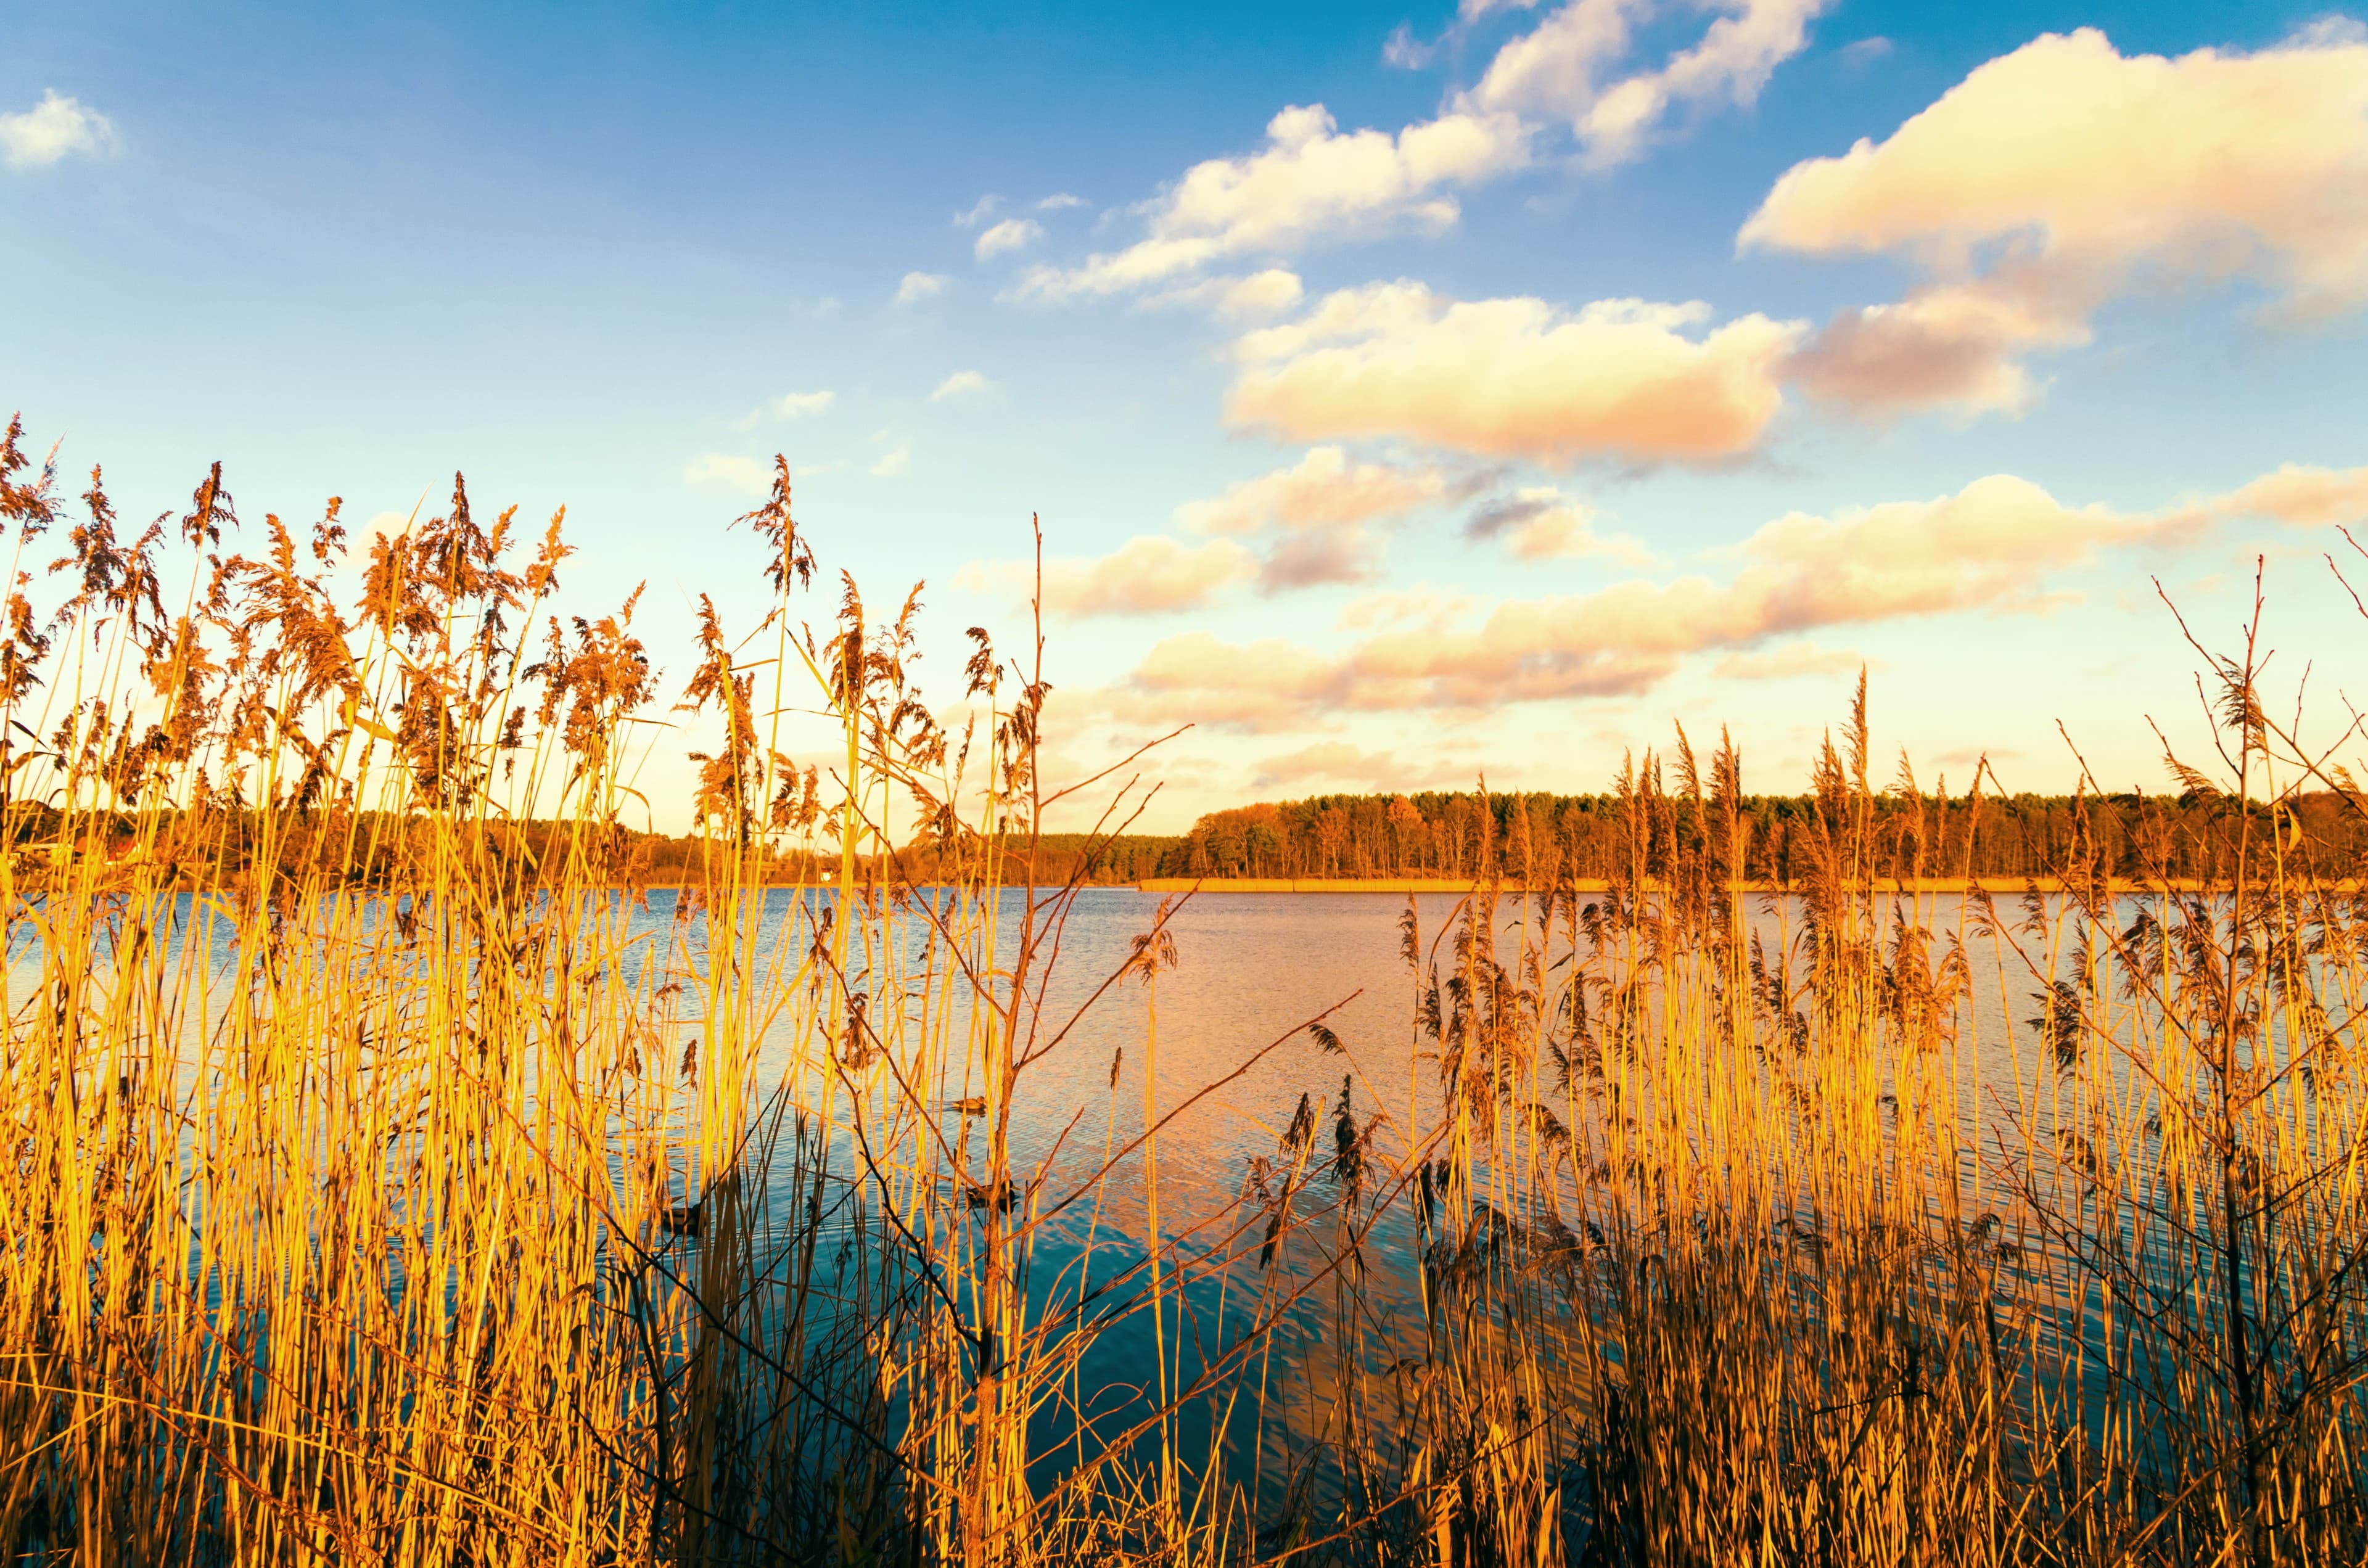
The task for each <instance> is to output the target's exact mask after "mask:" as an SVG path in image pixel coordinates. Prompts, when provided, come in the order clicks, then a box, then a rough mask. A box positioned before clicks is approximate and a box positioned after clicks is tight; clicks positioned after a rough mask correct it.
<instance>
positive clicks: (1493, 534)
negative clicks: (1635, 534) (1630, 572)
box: [1463, 484, 1653, 566]
mask: <svg viewBox="0 0 2368 1568" xmlns="http://www.w3.org/2000/svg"><path fill="white" fill-rule="evenodd" d="M1463 537H1464V538H1466V539H1470V540H1497V541H1499V542H1501V543H1503V545H1504V546H1505V548H1506V549H1508V550H1509V551H1512V552H1513V553H1514V554H1515V555H1517V556H1519V557H1520V558H1521V559H1522V560H1524V561H1547V560H1553V559H1555V558H1558V557H1559V558H1565V559H1568V558H1576V557H1578V556H1587V555H1608V556H1611V557H1612V558H1614V559H1616V560H1620V561H1624V562H1628V563H1629V564H1630V565H1633V566H1646V565H1650V564H1651V563H1652V559H1653V557H1652V553H1651V552H1650V551H1647V550H1645V547H1644V546H1643V545H1641V544H1638V543H1637V542H1636V541H1635V540H1633V539H1625V538H1621V537H1617V536H1614V537H1611V538H1606V537H1604V536H1602V535H1600V534H1598V533H1597V532H1596V531H1595V513H1594V510H1593V509H1592V508H1591V507H1588V506H1582V505H1580V504H1579V503H1578V502H1576V501H1573V500H1571V499H1570V498H1569V497H1568V496H1565V494H1563V493H1562V492H1561V491H1560V490H1558V489H1556V488H1554V486H1553V485H1550V484H1548V485H1537V486H1531V487H1530V488H1527V489H1523V490H1519V491H1516V492H1514V493H1513V494H1510V495H1508V496H1505V497H1503V498H1501V499H1499V500H1496V501H1491V502H1489V503H1488V504H1487V505H1486V506H1482V507H1481V508H1480V509H1479V510H1478V511H1476V512H1474V513H1473V514H1472V518H1471V520H1470V521H1469V522H1467V523H1465V524H1464V525H1463Z"/></svg>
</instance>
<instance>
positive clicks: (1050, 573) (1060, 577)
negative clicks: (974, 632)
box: [955, 534, 1258, 619]
mask: <svg viewBox="0 0 2368 1568" xmlns="http://www.w3.org/2000/svg"><path fill="white" fill-rule="evenodd" d="M1257 571H1258V562H1257V558H1256V557H1254V556H1253V555H1251V553H1250V552H1249V551H1247V550H1245V549H1244V548H1243V547H1242V546H1240V545H1238V544H1236V543H1235V542H1234V541H1233V540H1227V539H1212V540H1208V541H1207V542H1206V543H1204V544H1199V545H1188V544H1184V543H1182V542H1181V541H1179V540H1173V539H1169V538H1167V537H1166V536H1164V535H1158V534H1147V535H1141V536H1138V537H1136V538H1134V539H1131V540H1127V542H1126V543H1125V544H1124V545H1121V547H1120V548H1119V549H1117V550H1115V551H1111V552H1110V554H1108V555H1104V556H1100V557H1098V558H1096V559H1093V560H1088V561H1078V560H1057V561H1047V562H1044V584H1043V586H1044V609H1045V611H1046V613H1047V614H1053V615H1060V616H1064V617H1068V618H1071V619H1086V618H1089V617H1093V616H1103V615H1154V614H1164V613H1167V612H1169V611H1174V610H1185V609H1198V608H1203V607H1204V606H1206V605H1207V604H1209V603H1210V602H1211V601H1212V599H1213V598H1214V597H1216V595H1217V594H1218V593H1220V592H1221V591H1222V590H1224V589H1225V588H1227V587H1231V586H1233V585H1235V584H1238V583H1243V582H1247V581H1248V580H1249V579H1250V578H1251V577H1252V576H1254V575H1255V574H1257ZM955 581H956V582H958V583H959V584H961V585H962V586H963V587H965V588H968V589H970V590H972V591H973V592H974V593H992V592H998V591H999V592H1005V593H1010V594H1014V595H1018V596H1020V597H1025V596H1026V595H1027V594H1028V593H1029V591H1030V588H1031V587H1032V586H1033V584H1034V569H1033V568H1032V567H1030V566H1029V565H1027V564H1025V563H1022V562H1009V561H1003V562H984V561H979V562H971V563H970V564H969V565H967V566H965V567H963V568H962V571H961V572H960V574H957V576H956V578H955Z"/></svg>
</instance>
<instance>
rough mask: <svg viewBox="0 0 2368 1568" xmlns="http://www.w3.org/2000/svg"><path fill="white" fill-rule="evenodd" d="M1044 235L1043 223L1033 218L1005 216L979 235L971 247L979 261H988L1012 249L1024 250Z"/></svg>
mask: <svg viewBox="0 0 2368 1568" xmlns="http://www.w3.org/2000/svg"><path fill="white" fill-rule="evenodd" d="M1043 237H1044V225H1043V224H1042V223H1039V222H1036V220H1035V219H1033V218H1006V219H1005V220H1004V221H1003V222H1000V223H997V224H996V225H995V226H994V227H993V228H991V229H989V230H987V231H986V233H983V234H981V235H979V237H978V243H977V244H975V245H973V246H972V247H971V249H972V252H973V254H974V255H975V256H977V257H978V259H979V260H981V261H989V260H992V259H993V258H995V257H996V256H1003V255H1006V254H1008V253H1009V252H1012V251H1019V250H1026V249H1027V248H1028V247H1029V246H1030V245H1032V244H1035V243H1036V242H1037V241H1038V240H1041V239H1042V238H1043Z"/></svg>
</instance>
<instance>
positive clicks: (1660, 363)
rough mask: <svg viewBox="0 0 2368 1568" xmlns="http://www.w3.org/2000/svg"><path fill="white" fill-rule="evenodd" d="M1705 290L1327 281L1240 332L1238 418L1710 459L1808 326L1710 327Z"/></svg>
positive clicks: (1463, 441) (1563, 460) (1734, 441)
mask: <svg viewBox="0 0 2368 1568" xmlns="http://www.w3.org/2000/svg"><path fill="white" fill-rule="evenodd" d="M1709 316H1710V308H1709V307H1708V306H1707V305H1703V304H1700V303H1691V304H1678V305H1670V304H1655V303H1652V302H1649V301H1642V300H1600V301H1595V302H1594V303H1592V304H1588V305H1586V306H1584V307H1582V308H1581V309H1580V310H1578V311H1577V312H1566V311H1563V310H1559V309H1557V308H1555V307H1554V306H1553V305H1550V304H1548V303H1546V302H1545V301H1543V300H1538V299H1527V298H1522V299H1506V300H1478V301H1451V300H1446V299H1443V298H1440V296H1437V295H1434V294H1433V293H1431V292H1430V290H1429V289H1427V288H1425V287H1424V286H1423V285H1421V284H1419V283H1412V282H1399V283H1383V284H1373V285H1371V286H1369V287H1367V288H1363V289H1349V290H1340V291H1338V292H1337V293H1334V294H1330V295H1327V296H1326V298H1325V299H1324V300H1323V301H1321V302H1320V303H1319V304H1317V306H1316V307H1315V309H1314V310H1313V311H1312V312H1309V313H1308V314H1307V315H1306V316H1304V317H1303V318H1302V319H1300V320H1298V321H1296V322H1290V323H1285V324H1281V325H1279V326H1272V327H1266V328H1262V329H1260V330H1258V331H1256V332H1251V333H1248V334H1247V335H1244V336H1243V337H1242V339H1241V340H1240V342H1239V344H1238V345H1237V346H1236V355H1237V358H1239V359H1240V361H1241V365H1242V369H1241V370H1240V372H1239V373H1238V375H1237V376H1236V378H1235V382H1234V385H1233V388H1232V390H1231V391H1230V392H1229V393H1228V394H1227V397H1226V400H1225V416H1226V419H1227V420H1228V422H1229V423H1231V424H1233V425H1234V426H1236V427H1250V428H1257V429H1260V430H1267V431H1271V432H1274V433H1276V434H1279V435H1281V436H1286V437H1294V438H1297V439H1301V440H1327V439H1344V438H1351V437H1403V438H1405V439H1408V440H1414V441H1419V442H1422V443H1424V444H1425V445H1428V446H1433V447H1440V448H1447V449H1455V450H1460V451H1465V452H1473V453H1478V454H1482V455H1486V456H1490V457H1499V458H1520V459H1525V460H1530V461H1532V462H1538V463H1542V464H1544V465H1546V466H1548V467H1554V468H1564V467H1568V466H1569V465H1570V464H1572V463H1575V462H1579V461H1583V460H1589V459H1610V460H1616V461H1621V462H1625V463H1637V464H1641V463H1659V462H1695V463H1704V462H1714V461H1718V460H1725V459H1729V458H1733V457H1736V456H1737V455H1739V454H1741V453H1744V452H1747V451H1749V450H1750V449H1752V447H1753V446H1754V445H1755V444H1756V443H1757V442H1758V441H1759V436H1760V432H1761V431H1762V430H1763V429H1764V428H1765V427H1766V426H1767V424H1768V422H1769V420H1770V419H1771V418H1773V417H1774V415H1775V414H1776V411H1777V409H1778V408H1779V407H1780V406H1781V405H1782V402H1783V393H1782V386H1781V384H1780V381H1779V376H1780V372H1781V370H1782V367H1783V364H1784V362H1785V360H1786V358H1787V357H1788V356H1789V355H1790V354H1791V353H1792V351H1793V348H1794V347H1795V346H1796V345H1797V343H1798V342H1799V340H1800V338H1801V336H1802V335H1803V334H1804V332H1805V330H1806V328H1805V326H1804V324H1800V323H1794V322H1778V321H1771V320H1770V319H1769V318H1768V317H1766V316H1763V315H1757V314H1754V315H1748V316H1742V317H1738V318H1736V320H1733V321H1730V322H1728V323H1726V324H1724V325H1722V326H1717V327H1713V328H1708V329H1707V330H1705V329H1704V328H1705V324H1706V323H1707V321H1708V320H1709Z"/></svg>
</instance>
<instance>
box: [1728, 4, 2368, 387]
mask: <svg viewBox="0 0 2368 1568" xmlns="http://www.w3.org/2000/svg"><path fill="white" fill-rule="evenodd" d="M2363 189H2368V40H2362V39H2361V38H2360V37H2359V36H2358V34H2357V32H2356V31H2355V30H2353V29H2343V28H2338V29H2332V30H2320V31H2315V32H2314V31H2307V30H2306V31H2305V32H2303V33H2300V34H2297V35H2295V36H2294V38H2291V39H2289V40H2286V41H2285V42H2283V43H2281V44H2279V45H2276V46H2274V47H2272V48H2269V49H2265V50H2261V51H2257V52H2253V53H2244V52H2240V51H2220V50H2212V49H2203V50H2198V51H2194V52H2193V53H2191V54H2186V55H2181V56H2179V57H2178V58H2176V59H2172V58H2167V57H2165V56H2161V55H2131V56H2124V55H2123V54H2121V53H2120V52H2119V51H2116V50H2115V49H2114V48H2113V46H2112V43H2110V42H2109V41H2107V40H2106V38H2105V36H2104V35H2103V34H2102V33H2100V32H2098V31H2095V30H2094V29H2090V28H2082V29H2081V30H2079V31H2078V32H2074V33H2071V34H2068V35H2057V34H2049V35H2046V36H2044V37H2042V38H2039V39H2036V40H2033V41H2032V42H2031V43H2028V44H2025V45H2024V46H2023V47H2022V48H2021V49H2018V50H2016V51H2013V52H2012V53H2009V54H2006V55H2002V56H2000V57H1999V58H1998V59H1995V60H1992V61H1990V62H1987V63H1986V64H1984V65H1981V66H1980V67H1978V68H1976V69H1975V71H1974V72H1973V73H1972V74H1969V75H1968V76H1967V77H1966V78H1965V79H1964V81H1963V82H1961V83H1959V84H1958V85H1956V86H1954V87H1952V88H1951V89H1950V90H1949V91H1948V92H1947V93H1946V94H1944V95H1942V96H1941V98H1940V99H1939V100H1938V101H1936V102H1934V103H1933V104H1932V105H1931V106H1930V107H1929V108H1925V109H1923V110H1922V111H1920V112H1919V113H1918V114H1916V115H1915V116H1913V117H1912V118H1910V119H1908V120H1907V122H1906V123H1905V124H1903V125H1902V126H1900V128H1899V129H1898V130H1897V131H1895V132H1893V133H1892V134H1891V135H1890V136H1889V137H1888V138H1886V139H1884V141H1882V142H1873V141H1868V140H1861V141H1860V142H1858V143H1857V144H1856V145H1854V146H1853V147H1851V148H1850V151H1849V152H1848V153H1844V154H1842V155H1840V156H1839V157H1824V158H1813V159H1810V160H1807V161H1806V162H1804V163H1801V164H1798V165H1794V166H1793V168H1791V169H1789V170H1787V171H1786V172H1785V173H1784V175H1783V176H1782V177H1780V178H1779V179H1778V180H1777V181H1776V183H1775V185H1774V187H1772V188H1771V189H1770V191H1769V194H1768V197H1767V199H1765V200H1764V201H1763V202H1762V203H1761V204H1760V206H1759V210H1757V211H1755V212H1754V213H1753V214H1752V215H1751V217H1750V218H1749V219H1748V221H1747V222H1745V224H1744V225H1743V228H1742V231H1741V233H1740V235H1739V236H1738V241H1739V244H1742V245H1743V246H1745V247H1747V248H1763V249H1770V250H1783V251H1791V252H1795V253H1799V254H1804V255H1810V256H1861V255H1896V256H1902V257H1905V258H1907V259H1908V260H1909V261H1911V262H1913V263H1915V264H1916V265H1917V266H1918V267H1920V268H1922V269H1923V270H1924V272H1925V273H1926V274H1927V281H1926V282H1925V283H1924V284H1923V285H1921V286H1919V287H1918V289H1917V290H1914V291H1912V292H1911V293H1910V294H1909V295H1908V296H1907V299H1906V300H1905V301H1902V302H1901V303H1899V304H1896V305H1884V306H1875V307H1871V308H1867V309H1862V310H1855V311H1849V312H1843V313H1842V314H1841V315H1840V316H1839V317H1837V318H1836V319H1835V320H1834V322H1833V323H1832V324H1829V325H1828V326H1827V328H1826V329H1825V330H1824V331H1823V332H1822V333H1820V334H1819V335H1817V337H1816V340H1815V341H1813V342H1812V343H1810V344H1808V345H1807V346H1806V347H1804V350H1803V352H1802V353H1801V355H1800V356H1799V358H1798V359H1797V361H1796V366H1795V368H1796V370H1797V373H1798V374H1799V376H1800V378H1801V380H1802V381H1803V382H1804V385H1806V386H1807V387H1808V389H1809V390H1810V391H1811V392H1814V393H1818V394H1820V395H1825V396H1829V397H1832V398H1835V399H1838V400H1839V401H1841V402H1844V403H1850V404H1852V405H1854V406H1857V407H1859V408H1861V409H1864V410H1866V411H1868V412H1872V413H1877V414H1881V413H1889V412H1893V411H1896V410H1901V409H1908V408H1916V407H1925V406H1931V405H1935V404H1955V405H1958V406H1961V407H1964V408H1966V409H1973V410H1980V409H2009V410H2013V409H2019V408H2021V407H2022V406H2024V405H2025V404H2026V403H2028V402H2029V400H2030V397H2031V395H2032V383H2031V381H2030V378H2029V374H2028V372H2027V370H2026V369H2024V367H2023V364H2022V358H2023V357H2024V356H2025V355H2027V354H2029V353H2031V352H2032V351H2034V350H2038V349H2043V348H2047V347H2061V346H2065V345H2069V344H2078V343H2082V342H2085V341H2087V340H2088V336H2089V321H2090V319H2091V318H2092V316H2093V315H2094V313H2095V312H2096V311H2097V310H2098V309H2099V307H2100V306H2101V305H2102V304H2103V303H2104V302H2105V301H2107V300H2109V299H2111V298H2112V297H2113V296H2114V295H2116V294H2117V293H2120V292H2122V291H2123V290H2127V289H2129V288H2132V287H2134V286H2137V285H2141V284H2150V285H2155V286H2160V285H2165V284H2169V285H2180V286H2187V287H2196V286H2205V285H2213V284H2219V283H2225V282H2227V281H2229V280H2232V279H2237V278H2243V279H2248V280H2251V281H2254V282H2256V283H2258V284H2260V285H2261V286H2262V287H2264V288H2266V289H2267V290H2269V291H2270V293H2271V296H2272V298H2273V300H2274V301H2275V303H2276V306H2277V308H2278V309H2279V310H2280V311H2282V312H2287V313H2290V314H2297V315H2312V314H2324V313H2327V312H2340V311H2351V310H2356V309H2358V308H2360V307H2361V306H2362V305H2363V304H2368V202H2363V201H2362V200H2361V199H2360V194H2359V193H2360V192H2361V191H2362V190H2363Z"/></svg>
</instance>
